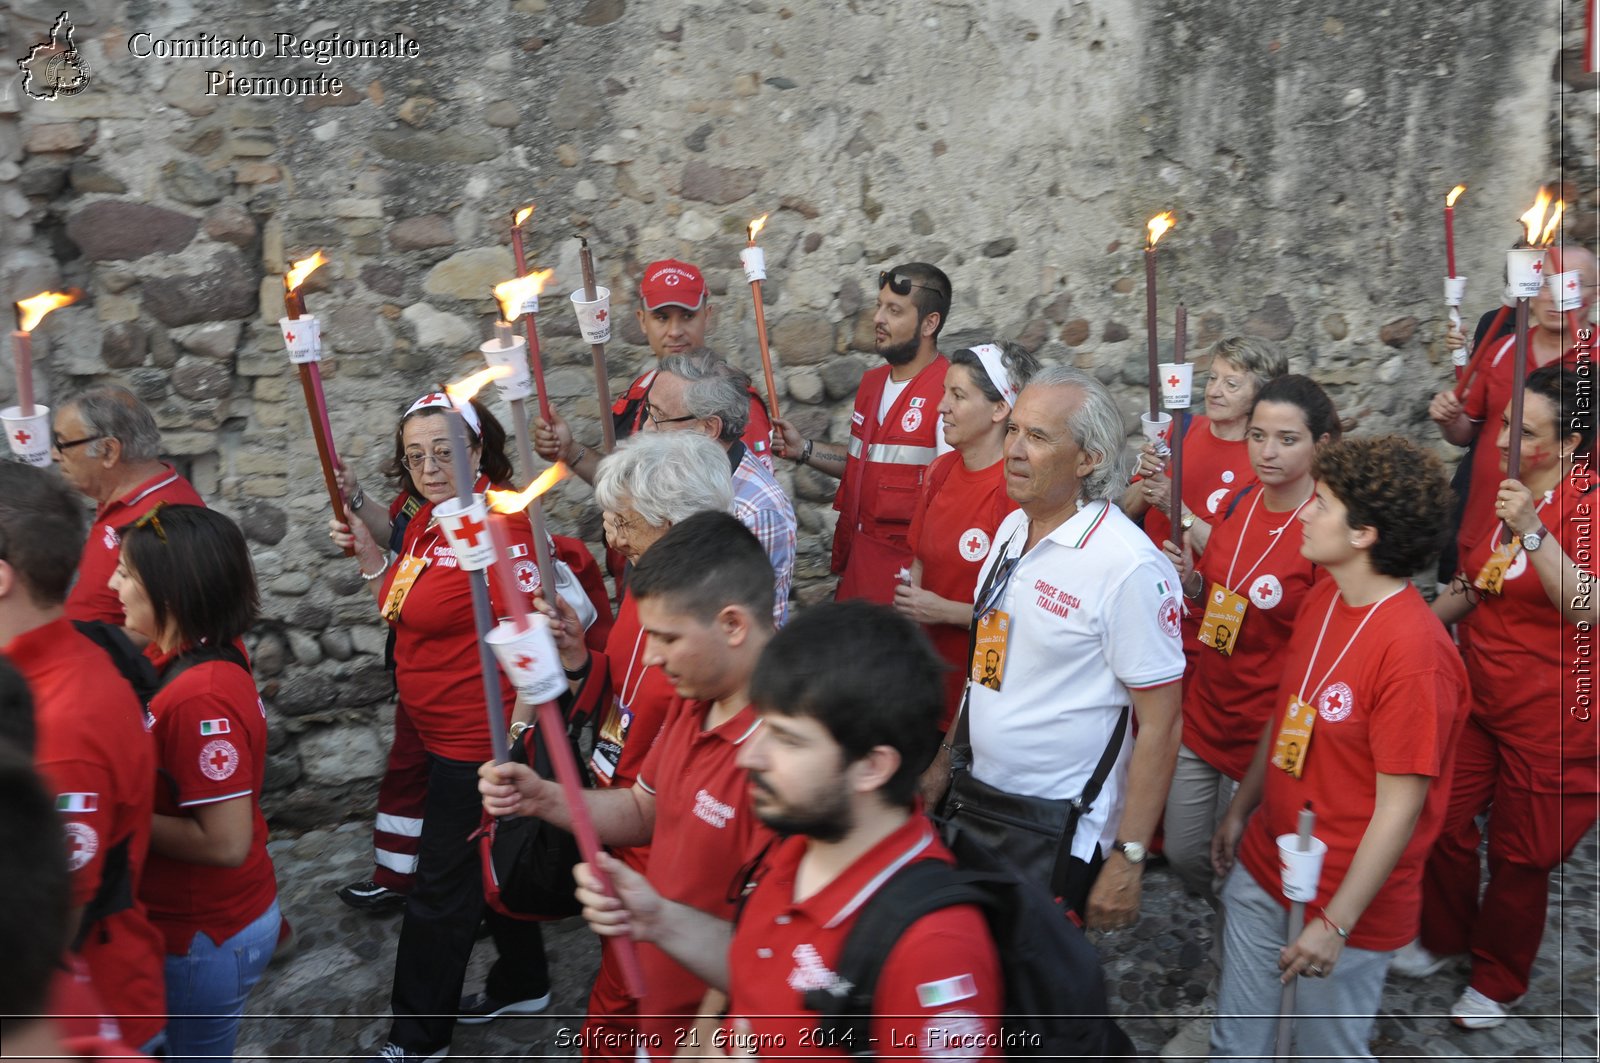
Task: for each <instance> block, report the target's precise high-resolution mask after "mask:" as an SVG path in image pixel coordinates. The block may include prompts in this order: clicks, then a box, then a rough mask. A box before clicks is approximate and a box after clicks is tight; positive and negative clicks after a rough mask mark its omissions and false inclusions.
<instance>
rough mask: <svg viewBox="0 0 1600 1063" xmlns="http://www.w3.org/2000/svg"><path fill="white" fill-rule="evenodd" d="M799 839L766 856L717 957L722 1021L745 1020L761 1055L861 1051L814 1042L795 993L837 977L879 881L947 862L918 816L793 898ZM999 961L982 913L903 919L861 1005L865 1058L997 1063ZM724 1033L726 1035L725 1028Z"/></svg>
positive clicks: (954, 910) (802, 846) (949, 911)
mask: <svg viewBox="0 0 1600 1063" xmlns="http://www.w3.org/2000/svg"><path fill="white" fill-rule="evenodd" d="M806 846H807V839H805V838H802V837H793V838H788V839H786V840H785V841H783V842H782V843H781V844H779V845H778V846H776V847H775V848H774V849H773V850H772V852H771V853H769V854H768V856H767V860H766V864H765V868H766V870H765V873H764V874H763V875H762V877H761V881H760V882H759V883H758V884H757V885H756V888H755V890H754V891H753V892H752V893H751V894H750V898H749V900H748V901H747V902H746V904H745V908H744V912H743V914H742V915H741V916H740V917H739V923H738V926H737V927H736V928H735V930H734V934H733V942H732V944H731V945H730V947H729V949H728V985H729V995H730V996H729V1001H728V1015H729V1018H730V1020H731V1019H738V1018H743V1019H746V1020H747V1021H748V1022H749V1023H750V1026H751V1032H752V1034H753V1035H754V1037H755V1038H756V1039H757V1044H756V1047H755V1051H756V1054H757V1055H760V1056H764V1057H785V1058H807V1057H809V1058H837V1057H841V1056H848V1055H849V1054H850V1053H851V1052H852V1051H860V1050H861V1049H862V1048H863V1047H868V1046H862V1045H824V1046H818V1045H817V1044H816V1043H815V1042H816V1038H815V1036H814V1031H815V1029H816V1024H817V1021H816V1013H815V1012H813V1011H810V1010H808V1009H807V1008H806V1004H805V994H806V991H807V990H810V989H822V988H826V987H828V986H830V985H832V984H833V982H834V981H835V980H836V979H837V978H838V975H837V973H836V972H835V971H834V970H833V969H832V966H833V965H834V964H836V963H837V962H838V960H839V955H840V953H842V952H843V951H844V943H845V939H846V938H848V937H849V935H850V930H851V928H852V927H854V926H855V922H856V915H857V913H858V912H859V911H860V910H861V907H862V905H864V904H865V903H866V902H867V900H868V899H869V898H870V897H871V896H872V895H873V893H875V892H876V891H877V890H878V889H879V888H880V887H881V886H882V885H883V884H884V883H885V882H887V881H888V880H889V877H890V876H891V875H893V874H894V872H895V871H898V870H899V869H900V868H902V867H904V866H905V865H906V864H909V863H911V862H913V861H915V860H942V861H944V862H945V863H948V864H953V863H955V860H954V858H952V857H951V855H950V851H949V850H948V849H946V848H945V847H944V844H943V843H942V842H940V841H939V839H938V838H937V837H936V836H935V834H934V831H933V826H932V824H930V823H929V822H928V820H927V817H925V816H923V815H921V814H920V813H916V814H913V815H911V816H909V817H907V819H906V821H905V822H904V823H903V824H901V825H900V826H899V827H897V828H896V829H895V830H894V832H893V833H891V834H890V835H889V836H888V837H886V838H884V839H883V840H882V841H880V842H878V844H877V845H875V846H873V847H872V848H871V849H869V850H868V851H867V852H866V853H865V854H864V855H863V856H862V857H861V858H860V859H859V860H857V861H856V862H855V863H853V864H851V865H850V866H849V867H848V868H847V869H845V871H844V872H843V873H842V874H840V875H839V876H838V877H836V878H835V879H833V881H831V882H829V883H828V884H827V885H825V886H823V887H822V888H821V889H819V890H817V891H816V892H815V893H813V894H811V896H809V897H806V898H804V899H803V900H797V899H796V898H795V876H796V874H797V873H798V871H799V867H800V862H801V860H802V858H803V857H804V856H805V853H806ZM1004 1005H1005V997H1004V992H1003V985H1002V981H1001V975H1000V957H999V954H998V953H997V952H996V951H995V947H994V939H993V938H992V937H991V936H990V934H989V926H988V924H987V923H986V922H985V921H984V918H983V913H982V912H980V911H979V910H978V909H977V908H975V907H974V906H972V905H970V904H964V905H959V906H956V907H951V908H941V909H939V910H938V911H936V912H930V913H928V914H927V915H925V916H923V917H922V918H921V919H918V920H917V921H916V922H915V923H913V924H912V925H911V927H910V929H908V930H907V931H906V932H905V933H904V934H903V935H901V937H900V940H899V941H898V942H896V944H895V946H894V948H893V949H891V950H890V951H889V955H888V956H887V957H886V958H885V960H884V964H883V970H882V973H881V974H880V975H879V976H878V988H877V993H876V995H875V996H874V997H873V1001H872V1011H873V1015H874V1017H873V1020H872V1025H871V1033H870V1035H869V1036H870V1037H871V1038H872V1039H873V1044H871V1045H870V1049H871V1054H873V1055H878V1056H918V1057H925V1058H929V1059H942V1058H952V1057H954V1058H975V1057H989V1056H998V1055H1001V1054H1002V1053H1001V1052H1000V1051H998V1049H997V1048H996V1047H995V1046H996V1045H997V1044H998V1038H999V1033H1000V1020H999V1018H998V1016H999V1015H1000V1014H1001V1013H1002V1012H1004V1010H1005V1006H1004ZM725 1033H726V1031H725Z"/></svg>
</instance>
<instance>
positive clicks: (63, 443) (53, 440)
mask: <svg viewBox="0 0 1600 1063" xmlns="http://www.w3.org/2000/svg"><path fill="white" fill-rule="evenodd" d="M104 438H105V436H84V437H83V438H82V439H62V438H61V433H60V432H51V433H50V445H51V446H52V447H55V448H56V449H57V450H60V451H68V450H71V449H72V448H73V447H81V446H83V445H84V444H85V443H93V442H94V441H95V440H97V439H104Z"/></svg>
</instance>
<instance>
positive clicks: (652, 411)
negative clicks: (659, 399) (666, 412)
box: [644, 402, 700, 428]
mask: <svg viewBox="0 0 1600 1063" xmlns="http://www.w3.org/2000/svg"><path fill="white" fill-rule="evenodd" d="M644 415H645V416H646V417H648V418H650V423H651V424H653V425H655V426H656V427H657V428H660V427H661V426H662V425H664V424H682V423H683V422H684V421H698V420H699V419H700V418H698V417H696V416H695V415H694V414H692V413H691V414H686V415H684V416H683V417H663V416H661V410H660V409H659V408H658V407H655V406H652V405H650V403H648V402H647V403H645V404H644Z"/></svg>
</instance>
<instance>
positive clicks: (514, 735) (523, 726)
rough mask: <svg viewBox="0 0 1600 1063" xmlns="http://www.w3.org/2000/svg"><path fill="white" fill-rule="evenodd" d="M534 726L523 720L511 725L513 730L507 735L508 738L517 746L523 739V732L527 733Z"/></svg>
mask: <svg viewBox="0 0 1600 1063" xmlns="http://www.w3.org/2000/svg"><path fill="white" fill-rule="evenodd" d="M532 726H533V724H531V723H523V722H522V721H521V720H518V721H517V722H516V723H514V724H512V725H511V730H510V731H509V732H508V733H507V735H506V737H507V738H509V739H510V740H511V742H512V744H513V745H515V744H516V743H517V742H518V741H519V740H520V739H521V738H522V732H524V731H526V730H527V729H528V728H530V727H532Z"/></svg>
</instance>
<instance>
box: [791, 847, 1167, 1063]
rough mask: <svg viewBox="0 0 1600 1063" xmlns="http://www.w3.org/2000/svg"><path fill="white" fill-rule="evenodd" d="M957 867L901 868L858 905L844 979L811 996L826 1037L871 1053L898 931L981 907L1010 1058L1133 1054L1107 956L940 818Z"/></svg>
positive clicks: (842, 964) (841, 967) (841, 971)
mask: <svg viewBox="0 0 1600 1063" xmlns="http://www.w3.org/2000/svg"><path fill="white" fill-rule="evenodd" d="M941 826H942V828H943V833H944V835H945V839H944V840H945V844H946V845H947V846H948V847H949V848H950V850H951V852H952V853H953V854H954V855H955V858H956V864H957V866H955V867H951V866H950V865H949V864H946V863H944V862H942V861H939V860H919V861H916V862H914V863H911V864H908V865H906V866H905V867H903V868H901V869H900V871H898V872H897V873H896V874H895V875H894V876H893V877H892V878H890V879H889V881H888V882H886V883H884V885H883V886H882V887H880V888H879V889H878V891H877V892H876V893H874V894H873V895H872V897H871V898H870V899H869V900H868V901H867V902H866V904H865V905H864V906H863V907H862V909H861V914H860V915H859V916H857V917H856V923H855V926H853V927H852V928H851V929H850V933H849V935H848V936H847V937H846V939H845V944H844V951H843V952H842V953H841V955H840V957H839V962H838V965H837V967H838V976H839V977H838V980H837V981H836V983H835V984H834V986H833V987H831V988H828V989H813V990H810V991H809V992H807V993H806V996H805V1001H806V1006H807V1007H808V1008H811V1009H813V1010H814V1011H816V1012H818V1014H819V1016H820V1023H819V1025H820V1030H819V1034H818V1036H819V1041H818V1043H819V1044H833V1045H841V1046H850V1049H851V1051H852V1054H854V1055H857V1056H872V1055H874V1054H875V1053H874V1052H873V1049H872V1046H871V1044H870V1043H869V1041H868V1038H869V1035H870V1033H871V1031H870V1029H869V1027H870V1025H871V1022H872V1015H873V1007H872V1001H873V996H874V995H875V993H876V989H877V984H878V975H879V974H880V973H881V972H882V969H883V963H884V961H885V960H886V959H887V958H888V956H889V952H890V950H891V949H893V947H894V944H895V942H896V941H898V940H899V939H900V935H901V934H903V933H905V932H906V930H908V929H909V928H910V927H911V925H912V924H913V923H915V922H916V921H917V920H918V919H921V918H922V917H923V916H924V915H927V914H928V913H929V912H934V911H938V910H939V909H941V908H948V907H951V906H953V905H957V904H974V905H977V906H978V908H980V909H981V910H982V911H983V915H984V918H985V919H986V920H987V921H988V924H989V931H990V933H991V934H993V935H994V942H995V948H996V950H997V951H998V952H999V954H1000V967H1001V974H1002V976H1003V977H1004V979H1005V1013H1004V1019H1003V1022H1002V1042H1001V1043H1002V1045H1003V1046H1004V1048H1005V1051H1006V1054H1007V1055H1008V1056H1011V1057H1046V1058H1058V1059H1079V1060H1103V1059H1122V1058H1128V1057H1132V1056H1134V1055H1135V1054H1136V1053H1135V1051H1134V1047H1133V1043H1132V1042H1131V1041H1129V1040H1128V1036H1127V1035H1126V1034H1125V1033H1123V1032H1122V1029H1121V1028H1120V1027H1118V1026H1117V1024H1116V1023H1115V1022H1114V1021H1113V1020H1112V1019H1111V1016H1110V1008H1109V1006H1108V1004H1107V999H1106V990H1105V979H1104V976H1103V974H1102V972H1101V967H1100V954H1099V952H1097V951H1096V950H1095V947H1094V946H1093V945H1091V944H1090V943H1089V940H1088V938H1086V937H1084V935H1083V931H1082V930H1080V929H1078V927H1077V925H1076V924H1075V923H1073V922H1072V921H1071V920H1070V919H1068V918H1067V915H1066V913H1065V912H1064V911H1063V910H1062V908H1061V906H1060V905H1058V904H1057V903H1056V902H1055V901H1053V900H1052V899H1051V898H1050V897H1049V895H1048V894H1046V893H1045V892H1044V890H1042V889H1040V888H1039V887H1037V886H1035V885H1033V884H1032V883H1030V882H1026V881H1024V880H1023V879H1022V878H1021V877H1019V876H1018V875H1017V874H1016V872H1015V871H1013V870H1012V869H1011V868H1010V867H1009V866H1008V865H1007V864H1006V862H1005V861H1004V860H1003V859H1001V858H1000V857H999V856H997V855H995V853H994V852H993V851H992V850H990V849H988V848H987V847H985V846H983V845H982V844H981V843H979V842H977V841H976V840H974V839H972V838H969V837H967V836H966V835H965V834H964V833H962V832H961V831H959V830H958V829H956V828H954V827H952V826H950V825H948V824H943V825H941Z"/></svg>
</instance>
